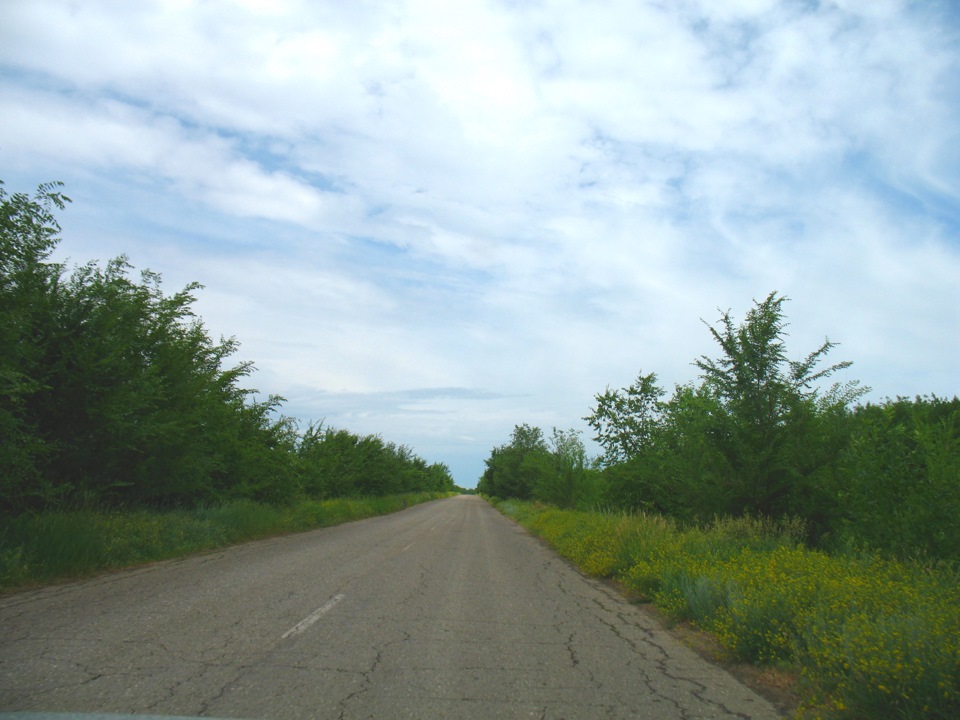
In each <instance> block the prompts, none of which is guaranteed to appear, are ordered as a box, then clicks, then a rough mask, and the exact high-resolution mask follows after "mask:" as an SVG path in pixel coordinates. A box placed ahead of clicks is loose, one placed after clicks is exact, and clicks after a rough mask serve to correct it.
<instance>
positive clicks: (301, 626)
mask: <svg viewBox="0 0 960 720" xmlns="http://www.w3.org/2000/svg"><path fill="white" fill-rule="evenodd" d="M345 597H346V595H344V594H342V593H341V594H339V595H334V596H333V597H332V598H330V599H329V600H327V602H326V603H324V604H323V605H321V606H320V607H318V608H317V609H316V610H314V611H313V612H312V613H310V614H309V615H307V616H306V617H305V618H304V619H303V620H301V621H300V622H298V623H297V624H296V625H294V626H293V627H292V628H290V629H289V630H287V631H286V632H285V633H284V634H283V636H282V638H283V639H284V640H286V639H287V638H288V637H293V636H294V635H299V634H300V633H302V632H303V631H304V630H306V629H307V628H308V627H310V626H311V625H313V624H314V623H315V622H316V621H317V620H319V619H320V618H322V617H323V616H324V615H326V614H327V613H328V612H330V611H331V610H332V609H333V606H334V605H336V604H337V603H338V602H340V601H341V600H343V599H344V598H345Z"/></svg>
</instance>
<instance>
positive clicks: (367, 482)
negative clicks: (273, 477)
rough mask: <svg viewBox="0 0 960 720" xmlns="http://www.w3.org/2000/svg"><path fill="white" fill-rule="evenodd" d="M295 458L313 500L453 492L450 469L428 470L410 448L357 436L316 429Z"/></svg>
mask: <svg viewBox="0 0 960 720" xmlns="http://www.w3.org/2000/svg"><path fill="white" fill-rule="evenodd" d="M297 454H298V457H299V461H300V469H301V470H300V471H301V484H302V491H303V492H304V493H305V494H306V495H308V496H310V497H317V498H326V497H358V496H368V495H383V494H396V493H402V492H413V491H418V490H422V491H432V492H451V491H452V490H453V477H452V476H451V475H450V470H449V468H447V466H446V465H444V464H442V463H434V464H432V465H427V463H426V462H425V461H424V460H423V459H422V458H419V457H417V456H416V455H414V454H413V452H412V451H411V450H410V448H408V447H406V446H403V445H395V444H393V443H389V442H384V440H383V439H382V438H380V437H379V436H377V435H366V436H359V435H355V434H353V433H351V432H349V431H347V430H338V429H335V428H330V427H326V428H325V427H323V424H322V423H316V424H313V425H311V426H310V427H309V428H308V429H307V431H306V432H305V433H304V434H303V437H302V438H301V440H300V444H299V448H298V450H297Z"/></svg>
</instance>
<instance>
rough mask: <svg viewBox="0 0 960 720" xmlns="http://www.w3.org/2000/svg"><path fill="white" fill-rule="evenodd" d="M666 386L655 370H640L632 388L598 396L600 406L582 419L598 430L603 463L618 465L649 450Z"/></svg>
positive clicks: (597, 439) (609, 390)
mask: <svg viewBox="0 0 960 720" xmlns="http://www.w3.org/2000/svg"><path fill="white" fill-rule="evenodd" d="M663 395H664V391H663V389H662V388H661V387H660V386H658V385H657V376H656V374H655V373H649V374H647V375H644V374H643V373H640V374H639V375H638V376H637V379H636V381H635V382H634V383H633V384H632V385H630V386H629V387H625V388H622V389H620V390H611V389H610V388H609V387H607V389H606V390H605V391H604V392H603V393H600V394H598V395H597V396H596V401H597V406H596V407H595V408H594V410H593V412H592V413H591V414H590V415H588V416H586V417H585V418H583V419H584V420H586V421H587V422H588V423H589V424H590V427H592V428H593V429H594V431H596V433H597V434H596V437H594V440H596V441H597V442H598V443H600V445H601V446H602V447H603V449H604V454H603V457H601V458H600V462H601V463H602V464H603V465H615V464H617V463H621V462H626V461H629V460H631V459H633V458H636V457H639V456H641V455H643V454H644V453H645V452H647V451H649V449H650V446H651V445H652V443H653V439H654V437H655V434H656V432H657V430H658V428H659V425H660V420H661V412H662V409H663V405H662V403H661V402H660V398H661V397H663Z"/></svg>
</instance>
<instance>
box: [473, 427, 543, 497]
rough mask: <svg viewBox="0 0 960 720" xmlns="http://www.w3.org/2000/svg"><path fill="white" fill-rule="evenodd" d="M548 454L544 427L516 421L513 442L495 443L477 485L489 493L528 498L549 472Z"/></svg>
mask: <svg viewBox="0 0 960 720" xmlns="http://www.w3.org/2000/svg"><path fill="white" fill-rule="evenodd" d="M548 457H549V450H548V448H547V443H546V440H545V439H544V437H543V431H542V430H541V429H540V428H538V427H531V426H530V425H527V424H526V423H524V424H523V425H516V426H515V427H514V428H513V433H511V435H510V442H509V443H507V444H506V445H501V446H499V447H495V448H494V449H493V450H492V451H491V453H490V457H489V458H487V459H486V460H485V461H484V462H485V464H486V469H485V470H484V472H483V476H482V477H481V478H480V482H479V483H478V486H477V489H478V490H479V491H480V492H482V493H484V494H486V495H494V496H497V497H515V498H520V499H524V500H525V499H529V498H531V497H532V496H533V492H534V488H536V487H537V486H538V484H539V483H540V481H541V479H542V478H543V476H544V475H545V474H546V473H547V472H549V470H548V467H549V466H548Z"/></svg>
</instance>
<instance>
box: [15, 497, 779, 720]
mask: <svg viewBox="0 0 960 720" xmlns="http://www.w3.org/2000/svg"><path fill="white" fill-rule="evenodd" d="M0 710H8V711H9V710H46V711H85V712H117V713H131V712H135V713H145V714H153V715H206V716H213V717H227V718H251V719H259V718H264V719H267V718H269V719H271V720H295V719H299V718H303V719H305V720H307V719H309V720H322V719H324V718H344V719H359V718H483V719H484V720H486V719H489V718H569V719H571V720H575V719H580V718H651V719H656V720H671V719H673V718H677V719H681V718H682V719H688V718H690V719H692V718H754V719H756V720H768V719H771V720H772V719H773V718H779V717H780V715H779V714H778V713H777V712H776V710H775V709H774V708H773V707H772V706H771V705H770V704H769V703H768V702H767V701H765V700H764V699H762V698H761V697H759V696H758V695H756V694H755V693H754V692H752V691H751V690H749V689H747V688H746V687H744V686H743V685H742V684H740V683H739V682H738V681H736V680H735V679H734V678H733V677H732V676H730V675H729V674H727V673H725V672H724V671H723V670H721V669H719V668H717V667H715V666H713V665H711V664H709V663H707V662H705V661H704V660H702V659H701V658H699V657H698V656H697V655H696V654H694V653H693V652H692V651H691V650H689V649H687V648H686V647H684V646H682V645H680V644H679V643H678V642H677V641H676V640H674V639H673V638H672V637H671V636H670V635H669V634H668V633H666V632H665V631H664V630H663V629H662V628H661V627H660V626H658V625H657V624H656V623H655V622H654V621H653V620H652V619H651V618H650V617H649V616H648V615H646V614H645V613H644V612H642V611H641V610H640V609H638V608H635V607H633V606H631V605H630V604H629V603H628V602H626V601H624V600H623V599H621V598H620V597H619V596H617V595H616V593H615V592H613V591H612V590H610V589H608V588H607V587H606V586H604V585H603V584H601V583H598V582H595V581H592V580H590V579H587V578H584V577H583V576H581V575H580V574H579V573H577V572H576V571H575V570H573V569H571V567H570V566H569V565H568V564H567V563H566V562H565V561H563V560H561V559H560V558H558V557H557V556H556V555H554V554H553V553H552V552H551V551H550V550H549V549H547V548H546V547H544V546H543V544H542V543H540V542H539V541H537V540H536V539H534V538H532V537H531V536H530V535H529V534H528V533H527V532H526V531H525V530H524V529H522V528H521V527H519V526H518V525H517V524H515V523H514V522H513V521H511V520H509V519H507V518H504V517H503V516H501V515H500V514H499V513H498V512H497V511H496V510H494V509H493V508H491V507H490V506H489V505H487V504H486V503H485V502H484V501H483V500H481V499H479V498H476V497H469V496H461V497H455V498H450V499H448V500H440V501H436V502H432V503H428V504H425V505H419V506H416V507H413V508H410V509H408V510H405V511H403V512H400V513H396V514H393V515H388V516H383V517H379V518H371V519H369V520H362V521H359V522H355V523H349V524H347V525H340V526H338V527H333V528H326V529H321V530H316V531H312V532H308V533H302V534H298V535H291V536H286V537H282V538H274V539H269V540H264V541H258V542H252V543H247V544H244V545H240V546H236V547H233V548H229V549H225V550H221V551H217V552H214V553H209V554H205V555H201V556H195V557H192V558H188V559H185V560H178V561H171V562H163V563H157V564H154V565H151V566H149V567H146V568H140V569H136V570H131V571H124V572H118V573H112V574H108V575H104V576H101V577H98V578H95V579H91V580H86V581H83V582H78V583H69V584H64V585H59V586H54V587H48V588H44V589H40V590H33V591H28V592H23V593H19V594H16V595H12V596H8V597H6V598H2V599H0Z"/></svg>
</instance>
